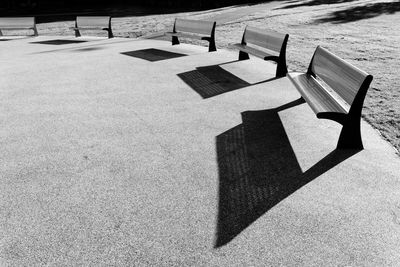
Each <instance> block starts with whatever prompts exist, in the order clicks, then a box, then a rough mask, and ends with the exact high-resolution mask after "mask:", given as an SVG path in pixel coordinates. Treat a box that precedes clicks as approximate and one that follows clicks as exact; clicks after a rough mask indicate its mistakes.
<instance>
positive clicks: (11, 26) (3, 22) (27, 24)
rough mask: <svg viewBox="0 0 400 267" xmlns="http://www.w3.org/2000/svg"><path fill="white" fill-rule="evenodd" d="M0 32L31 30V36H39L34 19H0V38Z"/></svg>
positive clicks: (0, 34)
mask: <svg viewBox="0 0 400 267" xmlns="http://www.w3.org/2000/svg"><path fill="white" fill-rule="evenodd" d="M1 30H33V36H38V35H39V34H38V31H37V28H36V22H35V18H34V17H10V18H4V17H3V18H0V36H3V33H2V31H1Z"/></svg>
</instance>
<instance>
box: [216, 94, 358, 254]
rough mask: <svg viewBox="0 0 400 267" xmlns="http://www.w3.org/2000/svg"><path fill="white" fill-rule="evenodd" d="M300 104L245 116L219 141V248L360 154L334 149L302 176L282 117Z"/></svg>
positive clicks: (296, 101) (218, 139) (217, 241)
mask: <svg viewBox="0 0 400 267" xmlns="http://www.w3.org/2000/svg"><path fill="white" fill-rule="evenodd" d="M301 103H304V102H303V101H301V99H298V100H295V101H292V102H290V103H288V104H286V105H283V106H281V107H278V108H275V109H269V110H261V111H246V112H243V113H242V121H243V123H242V124H240V125H237V126H236V127H234V128H232V129H230V130H228V131H226V132H224V133H222V134H220V135H218V136H217V137H216V149H217V160H218V167H219V179H220V183H219V209H218V224H217V232H216V241H215V248H218V247H221V246H224V245H226V244H227V243H229V242H230V241H231V240H233V239H234V238H235V237H236V236H237V235H238V234H239V233H241V232H242V231H243V230H244V229H246V228H247V227H248V226H249V225H251V224H252V223H253V222H254V221H256V220H257V219H258V218H259V217H261V216H262V215H263V214H264V213H266V212H267V211H268V210H270V209H271V208H272V207H274V206H275V205H276V204H278V203H279V202H280V201H281V200H283V199H285V198H286V197H288V196H289V195H291V194H292V193H294V192H295V191H296V190H298V189H299V188H301V187H302V186H304V185H305V184H307V183H309V182H310V181H312V180H314V179H315V178H317V177H318V176H320V175H321V174H323V173H325V172H326V171H328V170H329V169H331V168H333V167H334V166H336V165H337V164H339V163H340V162H342V161H344V160H346V159H347V158H349V157H351V156H353V155H354V154H356V153H357V152H358V150H334V151H332V152H331V153H330V154H328V155H327V156H326V157H324V158H323V159H321V160H320V161H319V162H318V163H316V164H315V165H314V166H312V167H311V168H310V169H308V170H307V171H306V172H302V170H301V167H300V165H299V163H298V161H297V158H296V155H295V153H294V151H293V149H292V147H291V145H290V141H289V139H288V136H287V134H286V132H285V129H284V127H283V125H282V122H281V120H280V118H279V114H278V112H279V111H282V110H284V109H287V108H291V107H294V106H296V105H299V104H301Z"/></svg>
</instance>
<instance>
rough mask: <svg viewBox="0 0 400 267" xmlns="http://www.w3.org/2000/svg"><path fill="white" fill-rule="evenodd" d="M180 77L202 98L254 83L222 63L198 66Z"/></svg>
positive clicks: (180, 74) (179, 75)
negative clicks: (225, 68) (237, 74)
mask: <svg viewBox="0 0 400 267" xmlns="http://www.w3.org/2000/svg"><path fill="white" fill-rule="evenodd" d="M224 64H227V63H224ZM178 77H179V78H181V79H182V80H183V81H184V82H185V83H186V84H187V85H189V86H190V87H191V88H192V89H193V90H194V91H196V92H197V93H198V94H199V95H200V96H201V97H202V98H210V97H213V96H217V95H220V94H223V93H227V92H230V91H234V90H237V89H241V88H244V87H247V86H250V85H254V84H250V83H248V82H246V81H244V80H242V79H240V78H239V77H237V76H235V75H233V74H232V73H230V72H229V71H226V70H224V69H223V68H222V67H221V66H220V65H211V66H205V67H198V68H196V69H195V70H191V71H187V72H183V73H179V74H178ZM272 80H274V78H273V79H268V80H265V81H261V82H258V83H263V82H267V81H272ZM258 83H256V84H258Z"/></svg>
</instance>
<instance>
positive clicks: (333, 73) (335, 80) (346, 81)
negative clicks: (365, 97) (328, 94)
mask: <svg viewBox="0 0 400 267" xmlns="http://www.w3.org/2000/svg"><path fill="white" fill-rule="evenodd" d="M311 71H312V72H313V73H314V74H316V75H318V76H319V77H320V78H321V79H322V80H323V81H324V82H325V83H326V84H328V85H329V86H330V87H331V88H332V89H334V90H335V91H336V92H337V93H338V94H339V95H340V96H341V97H342V98H343V99H344V100H346V102H347V103H348V104H349V105H351V104H352V103H353V100H354V98H355V96H356V94H357V92H358V90H359V89H360V86H361V84H362V83H363V82H364V80H365V78H366V77H367V76H368V74H367V73H366V72H364V71H362V70H360V69H358V68H356V67H355V66H353V65H351V64H350V63H348V62H346V61H344V60H343V59H341V58H339V57H337V56H336V55H334V54H332V53H331V52H329V51H328V50H326V49H324V48H322V47H317V49H316V51H315V54H314V58H313V61H312V64H311Z"/></svg>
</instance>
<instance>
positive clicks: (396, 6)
mask: <svg viewBox="0 0 400 267" xmlns="http://www.w3.org/2000/svg"><path fill="white" fill-rule="evenodd" d="M399 11H400V1H397V2H382V3H374V4H368V5H365V6H355V7H351V8H349V9H345V10H338V11H334V12H332V13H330V14H329V15H328V16H327V17H326V18H321V19H317V20H315V23H316V24H317V23H326V22H330V23H334V24H339V23H347V22H352V21H358V20H362V19H370V18H374V17H377V16H380V15H383V14H394V13H396V12H399Z"/></svg>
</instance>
